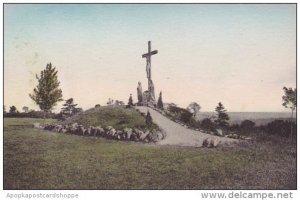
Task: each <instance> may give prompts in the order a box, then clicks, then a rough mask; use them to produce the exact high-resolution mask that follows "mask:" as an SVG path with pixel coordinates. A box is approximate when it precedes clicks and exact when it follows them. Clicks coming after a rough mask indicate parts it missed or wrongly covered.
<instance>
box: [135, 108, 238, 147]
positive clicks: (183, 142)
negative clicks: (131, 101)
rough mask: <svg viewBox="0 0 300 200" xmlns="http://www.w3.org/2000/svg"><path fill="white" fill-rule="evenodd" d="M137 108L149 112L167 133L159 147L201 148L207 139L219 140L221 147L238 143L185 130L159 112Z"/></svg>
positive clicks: (229, 139) (233, 140)
mask: <svg viewBox="0 0 300 200" xmlns="http://www.w3.org/2000/svg"><path fill="white" fill-rule="evenodd" d="M136 108H137V109H138V110H140V111H141V112H143V113H147V111H148V110H149V112H150V114H151V116H152V119H153V122H154V123H156V124H157V125H158V126H159V127H160V128H162V129H163V130H164V131H165V132H166V135H167V136H166V138H165V139H164V140H161V141H159V142H158V143H157V144H159V145H176V146H192V147H201V146H202V144H203V141H204V140H205V139H206V138H218V139H219V140H220V144H221V145H224V144H232V143H235V142H237V140H235V139H231V138H225V137H219V136H214V135H210V134H206V133H203V132H200V131H195V130H192V129H188V128H185V127H183V126H181V125H180V124H177V123H175V122H173V121H172V120H170V119H168V118H167V117H165V116H163V115H162V114H161V113H159V112H157V111H156V110H154V109H152V108H149V107H145V106H138V107H136Z"/></svg>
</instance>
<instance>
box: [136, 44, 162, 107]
mask: <svg viewBox="0 0 300 200" xmlns="http://www.w3.org/2000/svg"><path fill="white" fill-rule="evenodd" d="M157 52H158V51H157V50H154V51H151V41H148V53H145V54H143V55H142V58H146V73H147V79H148V90H146V91H145V92H143V91H142V86H141V83H140V82H139V85H138V88H137V93H138V105H145V106H152V107H155V106H156V100H155V92H154V84H153V81H152V78H151V56H152V55H155V54H157ZM141 94H142V95H141Z"/></svg>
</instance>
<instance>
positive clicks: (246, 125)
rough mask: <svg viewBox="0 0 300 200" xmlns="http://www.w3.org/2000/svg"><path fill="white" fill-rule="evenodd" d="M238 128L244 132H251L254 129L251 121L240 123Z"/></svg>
mask: <svg viewBox="0 0 300 200" xmlns="http://www.w3.org/2000/svg"><path fill="white" fill-rule="evenodd" d="M240 127H241V128H242V129H244V130H246V131H251V130H253V129H254V127H255V123H254V122H253V121H251V120H244V121H242V123H241V126H240Z"/></svg>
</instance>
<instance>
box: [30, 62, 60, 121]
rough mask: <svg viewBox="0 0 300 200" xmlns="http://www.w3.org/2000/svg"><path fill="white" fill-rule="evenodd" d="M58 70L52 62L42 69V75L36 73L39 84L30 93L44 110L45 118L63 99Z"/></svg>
mask: <svg viewBox="0 0 300 200" xmlns="http://www.w3.org/2000/svg"><path fill="white" fill-rule="evenodd" d="M57 72H58V71H57V70H56V69H55V67H52V64H51V63H49V64H47V66H46V69H44V70H42V71H41V74H40V76H38V75H36V79H37V80H38V85H37V86H36V87H35V88H34V89H33V93H32V94H29V96H30V98H31V99H32V100H33V101H34V102H35V103H36V104H37V105H39V107H40V109H41V110H42V111H44V118H45V115H46V113H47V112H49V111H51V109H52V108H53V107H54V106H55V105H56V104H57V102H59V101H62V100H63V99H62V91H61V89H60V88H59V84H60V82H59V81H58V78H57Z"/></svg>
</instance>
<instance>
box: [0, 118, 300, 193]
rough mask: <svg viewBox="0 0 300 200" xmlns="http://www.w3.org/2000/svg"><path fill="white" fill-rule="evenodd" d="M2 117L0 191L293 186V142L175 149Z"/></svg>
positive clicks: (266, 142)
mask: <svg viewBox="0 0 300 200" xmlns="http://www.w3.org/2000/svg"><path fill="white" fill-rule="evenodd" d="M38 121H42V120H38V119H26V118H25V119H24V118H23V119H21V118H19V119H16V118H7V119H6V118H5V119H4V189H221V188H222V189H296V144H295V143H291V142H285V141H284V140H282V139H275V140H264V141H262V142H258V143H251V144H248V145H241V146H237V147H230V148H216V149H205V148H182V147H181V148H179V147H167V146H155V145H144V144H137V143H129V142H120V141H112V140H106V139H99V138H98V139H96V138H93V137H80V136H76V135H67V134H60V133H53V132H47V131H42V130H36V129H33V128H31V125H32V123H33V122H38Z"/></svg>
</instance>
